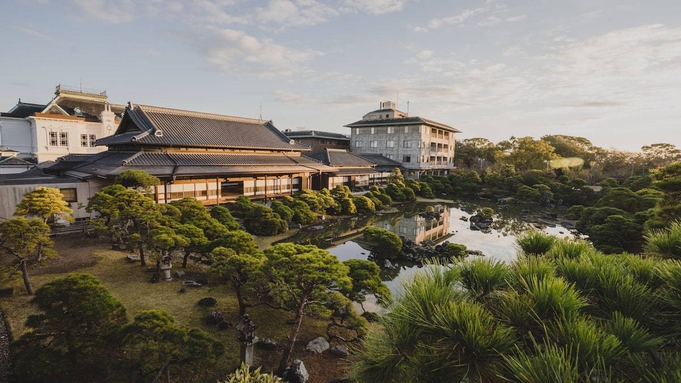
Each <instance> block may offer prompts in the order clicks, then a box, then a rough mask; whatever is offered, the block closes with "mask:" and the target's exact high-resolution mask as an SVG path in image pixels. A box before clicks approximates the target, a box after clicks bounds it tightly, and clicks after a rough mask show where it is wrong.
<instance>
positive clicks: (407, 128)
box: [345, 101, 460, 178]
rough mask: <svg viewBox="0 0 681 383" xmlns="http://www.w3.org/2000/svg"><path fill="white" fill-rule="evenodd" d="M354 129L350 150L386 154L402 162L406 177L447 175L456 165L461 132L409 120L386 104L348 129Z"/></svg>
mask: <svg viewBox="0 0 681 383" xmlns="http://www.w3.org/2000/svg"><path fill="white" fill-rule="evenodd" d="M345 126H346V127H348V128H350V129H351V132H350V150H351V151H352V152H353V153H359V154H382V155H384V156H385V157H387V158H389V159H391V160H394V161H397V162H400V163H401V164H402V167H403V168H404V169H405V171H406V174H405V175H406V176H407V177H411V178H418V177H420V176H422V175H447V174H449V173H450V172H451V170H452V168H453V164H454V147H455V144H456V140H455V137H454V134H455V133H460V131H459V130H457V129H455V128H453V127H451V126H449V125H445V124H442V123H439V122H435V121H432V120H427V119H425V118H421V117H409V115H408V114H407V113H404V112H402V111H399V110H397V109H396V108H395V103H394V102H392V101H383V102H381V104H380V109H378V110H375V111H373V112H369V113H367V114H365V115H364V116H363V117H362V119H361V120H359V121H357V122H353V123H352V124H348V125H345Z"/></svg>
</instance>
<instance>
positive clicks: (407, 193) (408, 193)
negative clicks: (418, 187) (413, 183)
mask: <svg viewBox="0 0 681 383" xmlns="http://www.w3.org/2000/svg"><path fill="white" fill-rule="evenodd" d="M402 195H404V200H405V201H416V194H415V193H414V191H413V190H412V189H410V188H408V187H405V188H402Z"/></svg>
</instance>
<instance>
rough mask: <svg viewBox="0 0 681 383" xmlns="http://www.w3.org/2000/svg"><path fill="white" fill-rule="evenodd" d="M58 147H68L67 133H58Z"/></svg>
mask: <svg viewBox="0 0 681 383" xmlns="http://www.w3.org/2000/svg"><path fill="white" fill-rule="evenodd" d="M59 146H69V134H68V133H67V132H59Z"/></svg>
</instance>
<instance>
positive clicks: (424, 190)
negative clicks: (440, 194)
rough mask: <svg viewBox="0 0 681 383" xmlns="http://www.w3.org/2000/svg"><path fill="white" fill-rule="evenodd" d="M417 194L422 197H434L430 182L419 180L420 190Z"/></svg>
mask: <svg viewBox="0 0 681 383" xmlns="http://www.w3.org/2000/svg"><path fill="white" fill-rule="evenodd" d="M419 195H420V196H421V197H423V198H435V194H433V189H432V188H431V187H430V184H428V183H426V182H421V191H420V193H419Z"/></svg>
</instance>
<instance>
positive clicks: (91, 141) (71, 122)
mask: <svg viewBox="0 0 681 383" xmlns="http://www.w3.org/2000/svg"><path fill="white" fill-rule="evenodd" d="M124 108H125V107H124V106H123V105H111V104H109V102H108V98H107V95H106V92H101V93H99V92H84V91H82V90H75V89H66V88H64V87H62V86H57V89H56V91H55V97H54V98H53V99H52V100H51V101H50V102H49V103H47V104H30V103H25V102H21V99H19V102H18V103H17V105H15V106H14V107H13V108H12V109H10V110H9V111H8V112H7V113H0V148H4V149H10V150H13V151H17V152H19V153H18V154H17V156H16V157H17V158H21V159H25V160H31V161H34V162H37V163H40V162H45V161H54V160H56V159H57V158H59V157H61V156H65V155H67V154H95V153H99V152H102V151H104V150H106V148H104V147H101V146H100V147H96V146H95V141H96V140H97V139H99V138H102V137H105V136H109V135H111V134H113V133H114V132H115V131H116V128H117V127H118V123H119V122H120V117H121V113H122V112H123V110H124Z"/></svg>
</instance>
